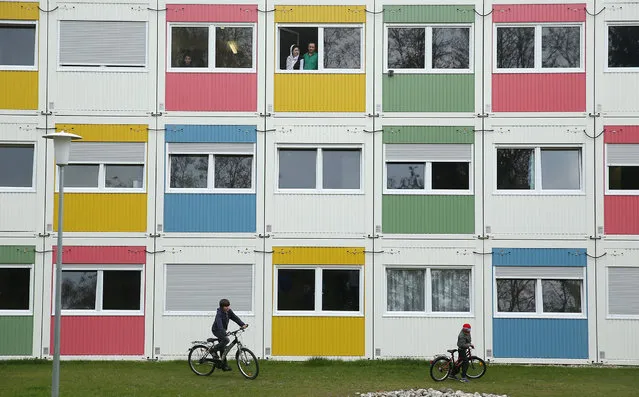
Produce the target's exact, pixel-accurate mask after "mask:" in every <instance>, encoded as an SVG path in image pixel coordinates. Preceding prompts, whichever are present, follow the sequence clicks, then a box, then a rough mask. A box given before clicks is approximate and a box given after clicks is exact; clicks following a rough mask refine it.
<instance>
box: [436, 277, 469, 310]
mask: <svg viewBox="0 0 639 397" xmlns="http://www.w3.org/2000/svg"><path fill="white" fill-rule="evenodd" d="M431 278H432V284H433V311H436V312H466V311H470V270H463V269H455V270H448V269H447V270H436V269H433V270H431Z"/></svg>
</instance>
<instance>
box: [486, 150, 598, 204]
mask: <svg viewBox="0 0 639 397" xmlns="http://www.w3.org/2000/svg"><path fill="white" fill-rule="evenodd" d="M499 149H533V150H534V156H535V188H534V189H498V188H497V182H498V178H497V172H498V171H499V168H498V166H497V151H498V150H499ZM543 149H566V150H571V149H572V150H574V149H579V189H562V190H556V189H542V188H541V183H542V179H541V151H542V150H543ZM493 167H494V170H495V174H494V175H495V178H494V182H493V189H494V190H493V195H515V196H516V195H519V196H526V195H539V196H553V195H562V196H581V195H585V194H586V192H585V190H584V148H583V145H581V144H577V145H554V144H552V145H520V144H514V145H509V144H502V143H500V144H496V145H495V155H494V161H493Z"/></svg>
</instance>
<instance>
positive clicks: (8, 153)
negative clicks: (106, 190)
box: [0, 30, 97, 187]
mask: <svg viewBox="0 0 639 397" xmlns="http://www.w3.org/2000/svg"><path fill="white" fill-rule="evenodd" d="M0 34H2V31H1V30H0ZM1 53H2V51H1V50H0V54H1ZM33 151H34V148H33V145H5V144H2V145H1V146H0V187H33ZM96 180H97V178H96Z"/></svg>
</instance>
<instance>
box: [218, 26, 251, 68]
mask: <svg viewBox="0 0 639 397" xmlns="http://www.w3.org/2000/svg"><path fill="white" fill-rule="evenodd" d="M215 67H217V68H252V67H253V28H249V27H228V26H221V27H216V28H215Z"/></svg>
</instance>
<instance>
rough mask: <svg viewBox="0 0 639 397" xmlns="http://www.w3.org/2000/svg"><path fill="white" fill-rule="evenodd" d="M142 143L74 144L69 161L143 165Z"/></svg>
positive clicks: (143, 146)
mask: <svg viewBox="0 0 639 397" xmlns="http://www.w3.org/2000/svg"><path fill="white" fill-rule="evenodd" d="M144 149H145V143H142V142H74V143H72V144H71V152H70V154H69V161H72V162H78V163H142V164H143V163H144V159H145V150H144Z"/></svg>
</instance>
